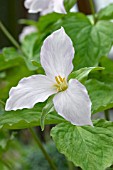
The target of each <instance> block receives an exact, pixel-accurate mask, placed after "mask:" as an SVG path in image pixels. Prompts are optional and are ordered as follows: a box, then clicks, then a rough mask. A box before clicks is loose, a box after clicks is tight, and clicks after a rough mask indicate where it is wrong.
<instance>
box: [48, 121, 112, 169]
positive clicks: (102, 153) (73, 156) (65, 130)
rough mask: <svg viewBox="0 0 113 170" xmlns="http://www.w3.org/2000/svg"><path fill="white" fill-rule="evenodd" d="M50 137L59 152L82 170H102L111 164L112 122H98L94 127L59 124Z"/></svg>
mask: <svg viewBox="0 0 113 170" xmlns="http://www.w3.org/2000/svg"><path fill="white" fill-rule="evenodd" d="M51 136H52V138H53V140H54V142H55V143H56V146H57V148H58V150H59V152H61V153H62V154H64V155H65V156H66V157H67V158H68V159H69V160H70V161H72V162H73V163H74V164H75V165H76V166H80V167H81V168H82V169H83V170H104V169H106V168H107V167H109V166H110V165H112V163H113V155H112V152H113V123H112V122H107V121H105V120H98V121H95V122H94V127H91V126H82V127H77V126H74V125H72V124H70V123H61V124H59V125H57V126H56V127H54V128H53V129H52V131H51Z"/></svg>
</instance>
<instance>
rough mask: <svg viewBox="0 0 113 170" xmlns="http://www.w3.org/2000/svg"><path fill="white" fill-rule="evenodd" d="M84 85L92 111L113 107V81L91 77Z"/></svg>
mask: <svg viewBox="0 0 113 170" xmlns="http://www.w3.org/2000/svg"><path fill="white" fill-rule="evenodd" d="M106 76H108V75H106ZM109 78H110V77H109ZM111 78H113V76H112V77H111ZM85 86H86V88H87V90H88V93H89V96H90V99H91V101H92V113H97V112H99V111H103V110H106V109H109V108H112V107H113V97H112V96H113V81H109V80H107V81H105V80H100V81H99V80H96V79H91V80H88V81H87V82H86V83H85Z"/></svg>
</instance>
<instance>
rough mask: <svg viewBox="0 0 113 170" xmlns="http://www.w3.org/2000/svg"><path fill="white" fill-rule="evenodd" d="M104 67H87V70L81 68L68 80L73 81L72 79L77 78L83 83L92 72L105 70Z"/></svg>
mask: <svg viewBox="0 0 113 170" xmlns="http://www.w3.org/2000/svg"><path fill="white" fill-rule="evenodd" d="M103 69H104V68H103V67H85V68H81V69H79V70H77V71H73V72H72V73H71V74H70V75H69V78H68V79H72V78H76V79H77V80H79V81H83V80H84V79H86V78H87V77H88V75H89V73H90V72H92V71H97V70H103Z"/></svg>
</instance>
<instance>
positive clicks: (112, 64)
mask: <svg viewBox="0 0 113 170" xmlns="http://www.w3.org/2000/svg"><path fill="white" fill-rule="evenodd" d="M100 65H101V66H102V67H105V72H108V73H113V60H112V59H110V58H108V57H102V58H101V60H100Z"/></svg>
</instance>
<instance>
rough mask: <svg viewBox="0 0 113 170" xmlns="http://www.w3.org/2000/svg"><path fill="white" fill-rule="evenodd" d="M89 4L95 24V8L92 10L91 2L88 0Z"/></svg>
mask: <svg viewBox="0 0 113 170" xmlns="http://www.w3.org/2000/svg"><path fill="white" fill-rule="evenodd" d="M89 3H90V7H91V11H92V15H93V19H94V23H95V22H96V17H95V8H94V3H93V0H89Z"/></svg>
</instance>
